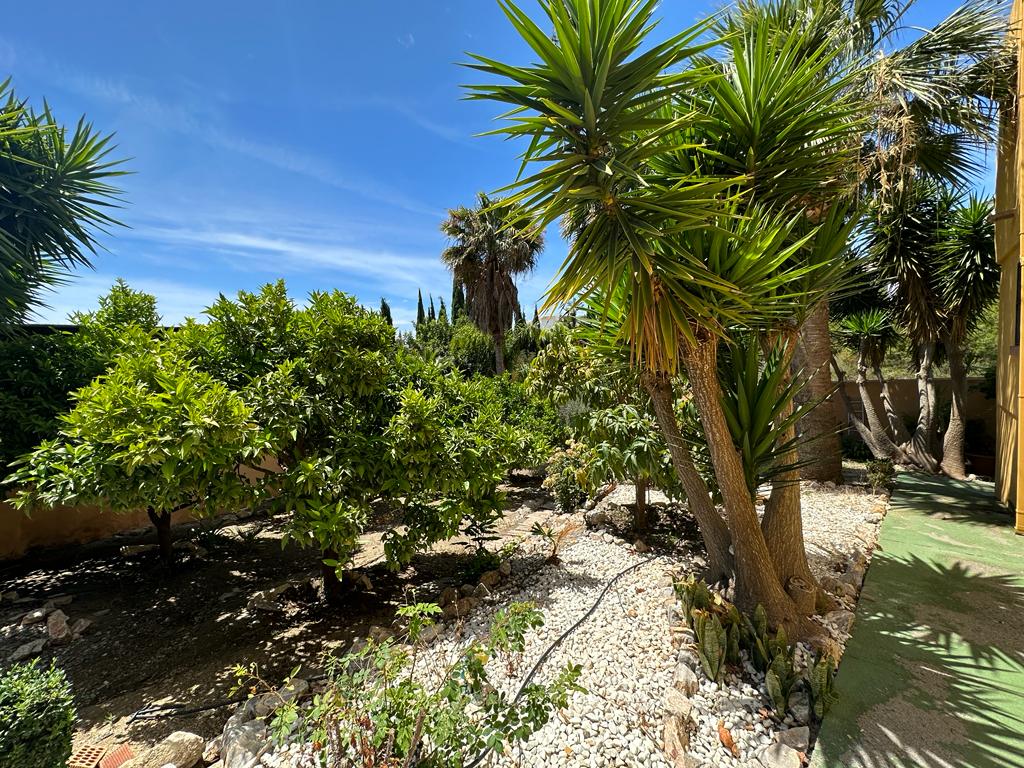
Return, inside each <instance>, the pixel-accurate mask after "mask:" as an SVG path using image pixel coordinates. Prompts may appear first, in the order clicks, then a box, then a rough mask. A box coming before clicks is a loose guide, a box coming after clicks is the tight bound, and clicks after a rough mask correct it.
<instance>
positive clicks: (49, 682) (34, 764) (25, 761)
mask: <svg viewBox="0 0 1024 768" xmlns="http://www.w3.org/2000/svg"><path fill="white" fill-rule="evenodd" d="M74 727H75V705H74V701H73V699H72V696H71V686H70V685H69V684H68V681H67V678H66V677H65V676H64V673H63V672H62V671H61V670H60V669H58V668H57V667H55V666H53V665H52V664H51V665H50V666H49V667H40V666H39V664H38V661H33V662H32V663H31V664H18V665H15V666H13V667H11V669H9V670H7V672H6V673H4V674H3V676H0V765H5V766H6V765H9V766H18V768H54V766H61V765H67V762H68V758H70V757H71V737H72V735H73V734H74Z"/></svg>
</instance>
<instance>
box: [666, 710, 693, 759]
mask: <svg viewBox="0 0 1024 768" xmlns="http://www.w3.org/2000/svg"><path fill="white" fill-rule="evenodd" d="M690 730H691V728H690V723H689V720H684V719H682V718H678V717H673V716H671V715H669V716H668V717H666V718H665V731H664V736H663V743H662V749H663V750H664V751H665V756H666V757H667V758H668V759H669V761H670V762H672V764H673V765H676V766H678V765H680V764H682V763H681V762H680V761H682V760H683V759H685V757H686V754H687V753H686V750H687V749H688V748H689V746H690Z"/></svg>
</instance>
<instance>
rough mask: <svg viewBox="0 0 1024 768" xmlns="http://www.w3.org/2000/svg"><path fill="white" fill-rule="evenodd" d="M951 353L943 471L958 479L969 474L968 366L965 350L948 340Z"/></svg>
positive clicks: (947, 348) (947, 346)
mask: <svg viewBox="0 0 1024 768" xmlns="http://www.w3.org/2000/svg"><path fill="white" fill-rule="evenodd" d="M946 350H947V354H948V355H949V383H950V386H951V389H952V392H951V395H952V397H951V402H950V404H949V426H948V427H946V434H945V436H944V437H943V439H942V471H943V472H945V473H946V474H947V475H949V476H950V477H952V478H954V479H956V480H963V479H964V478H965V477H966V476H967V472H966V470H965V468H964V429H965V423H964V413H965V410H964V401H965V400H966V399H967V368H966V366H964V350H963V347H961V346H960V345H959V344H955V343H953V342H951V341H949V340H947V342H946Z"/></svg>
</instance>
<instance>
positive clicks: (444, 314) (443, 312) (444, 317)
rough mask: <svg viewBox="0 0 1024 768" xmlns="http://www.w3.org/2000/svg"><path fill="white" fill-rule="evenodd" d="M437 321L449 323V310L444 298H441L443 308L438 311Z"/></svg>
mask: <svg viewBox="0 0 1024 768" xmlns="http://www.w3.org/2000/svg"><path fill="white" fill-rule="evenodd" d="M437 322H439V323H443V324H445V325H448V310H447V309H446V308H445V306H444V299H441V309H439V310H438V311H437Z"/></svg>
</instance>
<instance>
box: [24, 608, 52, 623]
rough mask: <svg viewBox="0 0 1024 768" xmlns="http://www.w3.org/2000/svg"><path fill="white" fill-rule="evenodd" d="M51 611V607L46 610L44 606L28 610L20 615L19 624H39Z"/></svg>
mask: <svg viewBox="0 0 1024 768" xmlns="http://www.w3.org/2000/svg"><path fill="white" fill-rule="evenodd" d="M52 612H53V608H50V610H47V609H46V607H45V606H44V607H42V608H36V609H35V610H34V611H29V612H28V613H26V614H25V615H24V616H22V617H21V626H23V627H28V626H31V625H32V624H39V623H40V622H42V621H44V620H45V619H46V617H47V616H49V615H50V614H51V613H52Z"/></svg>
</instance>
